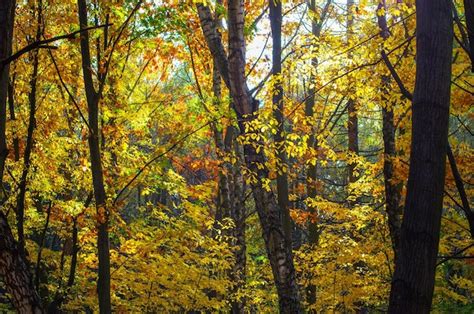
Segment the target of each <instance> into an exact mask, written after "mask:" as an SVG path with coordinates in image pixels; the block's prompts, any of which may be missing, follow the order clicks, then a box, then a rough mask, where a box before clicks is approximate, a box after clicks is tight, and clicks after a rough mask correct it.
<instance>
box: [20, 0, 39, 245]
mask: <svg viewBox="0 0 474 314" xmlns="http://www.w3.org/2000/svg"><path fill="white" fill-rule="evenodd" d="M33 12H36V14H38V16H37V17H36V19H37V20H36V23H37V25H36V36H35V39H34V40H35V41H39V40H41V35H42V27H43V26H42V25H43V21H42V19H43V3H42V1H41V0H40V1H38V7H37V10H35V9H34V8H33ZM30 57H31V61H32V65H33V72H32V74H31V78H30V82H29V83H30V91H29V93H28V104H29V109H30V112H29V118H28V130H27V136H26V145H25V153H24V155H23V170H22V173H21V178H20V181H19V187H18V190H19V192H18V196H17V199H16V222H17V223H16V225H17V232H18V248H19V249H20V251H22V254H25V252H24V250H25V234H24V222H25V197H26V187H27V178H28V173H29V170H30V165H31V154H32V152H33V146H34V137H33V136H34V131H35V128H36V87H37V83H38V68H39V50H38V49H35V50H33V51H32V52H31V53H30Z"/></svg>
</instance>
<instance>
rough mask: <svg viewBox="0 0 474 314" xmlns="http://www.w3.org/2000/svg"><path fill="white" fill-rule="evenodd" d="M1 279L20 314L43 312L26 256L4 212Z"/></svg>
mask: <svg viewBox="0 0 474 314" xmlns="http://www.w3.org/2000/svg"><path fill="white" fill-rule="evenodd" d="M0 277H2V278H3V280H4V281H5V286H6V288H7V291H8V293H9V294H10V295H11V300H12V303H13V306H14V307H15V309H16V310H17V312H18V313H24V314H29V313H42V312H43V311H42V307H41V301H40V298H39V296H38V294H37V293H36V290H35V288H34V285H33V280H32V276H31V274H30V272H29V270H28V267H27V265H26V263H25V259H24V256H23V255H22V254H21V253H20V250H19V249H18V244H17V242H16V241H15V239H14V238H13V234H12V231H11V229H10V226H9V225H8V221H7V217H5V215H4V214H3V213H2V212H0Z"/></svg>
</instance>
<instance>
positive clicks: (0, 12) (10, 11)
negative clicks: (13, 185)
mask: <svg viewBox="0 0 474 314" xmlns="http://www.w3.org/2000/svg"><path fill="white" fill-rule="evenodd" d="M14 16H15V1H14V0H2V1H0V60H3V59H5V58H7V57H9V56H10V55H11V53H12V40H13V20H14ZM9 70H10V66H9V65H8V64H6V65H4V66H2V65H0V201H1V202H2V203H3V199H4V197H5V195H4V194H5V187H4V185H3V172H4V170H5V161H6V159H7V155H8V149H7V139H6V124H7V94H8V82H9Z"/></svg>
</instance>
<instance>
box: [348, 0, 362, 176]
mask: <svg viewBox="0 0 474 314" xmlns="http://www.w3.org/2000/svg"><path fill="white" fill-rule="evenodd" d="M354 9H355V3H354V0H347V42H348V43H350V42H351V38H352V37H353V35H354V30H353V27H354V12H353V10H354ZM349 58H352V56H351V54H350V53H349ZM349 84H350V85H351V83H350V82H349ZM350 85H349V97H351V96H352V95H351V94H354V89H353V87H352V86H350ZM347 116H348V117H347V133H348V148H349V153H350V154H351V155H358V154H359V118H358V117H357V109H356V102H355V100H354V99H353V98H350V99H349V100H348V104H347ZM355 167H356V164H355V163H353V162H351V163H349V183H354V182H355V181H356V180H357V175H356V174H355Z"/></svg>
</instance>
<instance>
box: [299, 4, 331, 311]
mask: <svg viewBox="0 0 474 314" xmlns="http://www.w3.org/2000/svg"><path fill="white" fill-rule="evenodd" d="M331 2H332V0H328V1H327V2H326V5H325V6H324V8H323V11H322V13H321V15H320V18H319V21H318V20H317V19H316V18H313V19H312V20H311V33H312V35H313V36H314V37H315V38H319V37H320V36H321V29H322V25H323V23H324V20H325V19H326V15H327V13H328V11H329V6H330V5H331ZM308 7H309V10H311V11H312V12H314V14H315V15H314V16H316V1H315V0H310V1H309V2H308ZM311 66H312V71H313V72H311V75H310V84H314V82H313V81H314V80H315V79H316V72H317V67H318V59H317V58H316V57H313V58H312V59H311ZM315 93H316V89H315V88H314V87H311V88H310V89H309V91H308V97H307V99H306V102H305V115H306V117H307V118H309V119H311V121H313V120H312V119H313V118H314V113H315V112H314V106H315V103H316V97H315ZM317 146H318V143H317V140H316V134H315V128H314V127H313V130H312V132H311V133H310V135H309V138H308V147H311V148H313V149H314V150H315V151H316V150H317ZM317 167H318V164H317V161H316V163H315V164H314V165H313V164H310V165H309V166H308V169H307V171H306V193H307V197H308V198H315V197H316V196H317V195H318V191H317V188H316V182H317V180H318V178H317ZM309 212H310V213H311V219H310V221H309V226H308V242H309V243H310V244H312V245H313V246H315V245H316V244H317V243H318V241H319V235H320V230H319V228H318V223H317V221H316V208H312V207H311V208H309ZM306 300H307V302H308V304H309V305H311V304H314V303H316V285H314V284H310V285H308V288H307V289H306ZM313 312H314V311H313Z"/></svg>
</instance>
